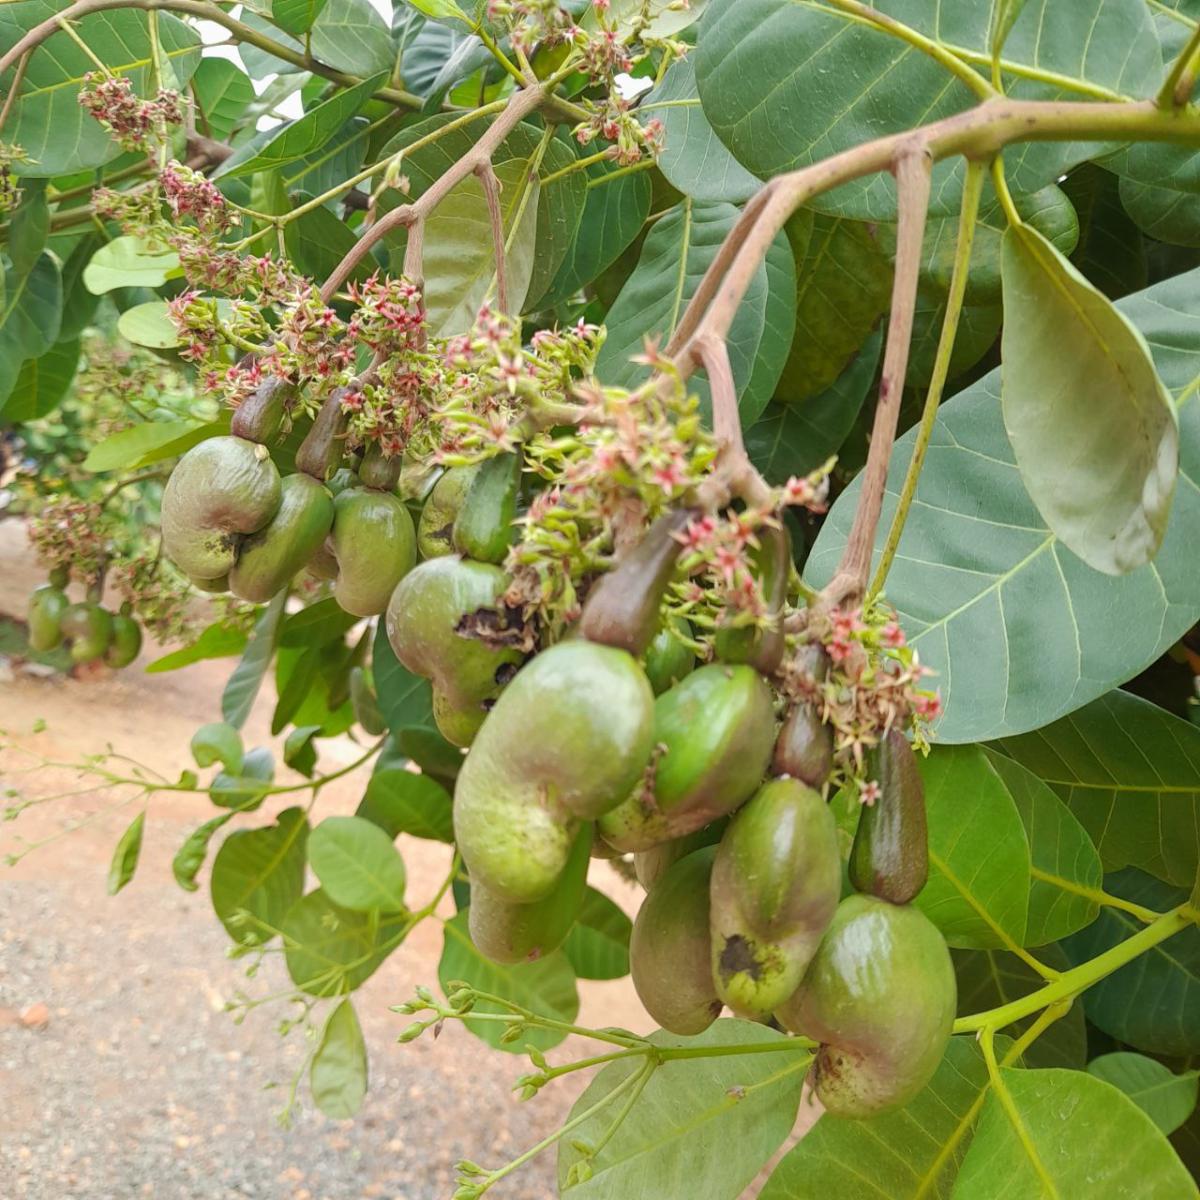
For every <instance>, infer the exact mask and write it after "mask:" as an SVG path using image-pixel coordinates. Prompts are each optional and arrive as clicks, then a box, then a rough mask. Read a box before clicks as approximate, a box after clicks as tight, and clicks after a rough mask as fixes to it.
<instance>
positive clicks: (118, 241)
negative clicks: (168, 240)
mask: <svg viewBox="0 0 1200 1200" xmlns="http://www.w3.org/2000/svg"><path fill="white" fill-rule="evenodd" d="M178 274H179V255H178V254H176V253H175V251H174V250H172V249H171V247H170V246H166V245H151V244H148V243H147V242H145V241H143V240H142V239H141V238H137V237H134V236H132V235H131V234H125V235H123V236H121V237H117V238H113V240H112V241H111V242H106V243H105V244H104V245H103V246H101V247H100V249H99V250H97V251H96V253H95V254H93V255H92V261H91V262H89V263H88V265H87V266H86V267H85V268H84V270H83V286H84V287H86V288H87V290H88V291H89V292H92V293H94V294H96V295H103V294H104V293H105V292H112V291H115V290H116V289H117V288H132V287H144V288H156V287H160V286H161V285H162V284H164V283H166V282H167V280H168V279H171V278H172V277H174V276H175V275H178Z"/></svg>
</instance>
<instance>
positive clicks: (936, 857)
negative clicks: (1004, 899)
mask: <svg viewBox="0 0 1200 1200" xmlns="http://www.w3.org/2000/svg"><path fill="white" fill-rule="evenodd" d="M929 861H930V862H931V863H932V864H933V865H934V866H935V867H937V869H938V870H939V871H940V872H941V873H942V874H943V875H944V876H945V877H946V878H947V879H948V880H949V881H950V883H951V884H952V885H953V886H954V887H955V888H956V889H957V890H958V893H959V895H961V896H962V898H963V899H964V900H965V901H966V902H967V903H968V904H969V905H970V906H971V908H972V909H974V910H975V912H976V913H978V914H979V916H981V917H982V918H983V920H984V923H985V924H986V925H987V926H988V928H989V929H991V930H992V932H993V933H995V935H996V936H997V937H998V938H999V939H1000V940H1001V941H1002V942H1003V943H1004V948H1005V949H1006V950H1008V951H1010V952H1011V953H1013V954H1015V955H1016V956H1017V957H1018V958H1020V959H1021V960H1022V961H1028V959H1029V955H1027V954H1026V953H1025V950H1024V948H1023V947H1021V946H1018V945H1017V943H1016V942H1014V941H1013V939H1012V938H1011V937H1010V936H1009V935H1008V933H1007V932H1006V931H1005V930H1003V929H1001V928H1000V926H999V925H997V924H996V921H995V920H994V918H993V917H992V915H991V913H989V912H988V911H987V909H986V908H983V907H982V906H981V905H980V904H979V902H978V901H977V900H976V899H975V897H974V896H973V895H972V894H971V893H970V892H969V891H968V890H967V887H966V884H964V883H963V882H962V880H961V879H959V878H958V876H957V875H956V874H955V873H954V872H953V871H952V870H951V869H950V866H949V864H948V863H947V862H946V860H945V859H944V858H942V856H941V855H940V854H938V853H937V852H936V851H934V850H933V849H930V851H929ZM1029 965H1030V966H1033V963H1032V962H1030V964H1029ZM1034 969H1035V970H1037V971H1038V974H1039V975H1040V974H1042V971H1041V970H1040V969H1039V968H1034Z"/></svg>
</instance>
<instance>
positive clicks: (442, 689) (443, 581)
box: [385, 555, 521, 745]
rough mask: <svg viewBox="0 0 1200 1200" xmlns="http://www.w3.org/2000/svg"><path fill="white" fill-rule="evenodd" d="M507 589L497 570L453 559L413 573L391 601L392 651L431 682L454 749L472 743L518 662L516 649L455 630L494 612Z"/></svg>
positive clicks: (429, 562)
mask: <svg viewBox="0 0 1200 1200" xmlns="http://www.w3.org/2000/svg"><path fill="white" fill-rule="evenodd" d="M507 587H508V576H506V575H505V574H504V572H503V571H501V570H500V568H499V567H494V566H492V565H491V564H490V563H477V562H470V561H468V560H466V559H462V558H459V557H458V556H457V555H450V556H443V557H441V558H431V559H428V560H427V561H425V562H423V563H421V564H420V565H419V566H417V567H415V568H414V569H413V570H411V571H410V572H409V573H408V574H407V575H405V577H404V578H403V579H402V580H401V581H400V583H399V585H398V586H397V587H396V589H395V591H394V592H393V593H392V598H391V600H390V601H389V603H388V608H387V617H386V618H385V620H386V624H387V634H388V640H389V641H390V642H391V644H392V649H393V650H394V651H395V654H396V657H397V658H398V659H399V660H400V661H401V662H402V663H403V664H404V665H405V666H406V667H407V668H408V669H409V670H410V671H414V672H416V674H418V675H423V676H424V677H425V678H426V679H429V680H431V681H432V682H433V686H434V692H435V697H434V698H435V701H437V699H438V694H440V696H441V700H440V702H439V709H440V711H441V712H442V714H443V716H444V717H445V719H446V725H445V727H442V721H441V720H439V722H438V724H439V727H440V728H442V732H443V734H444V735H445V736H446V737H447V738H449V739H450V740H451V741H454V742H455V744H456V745H468V744H470V741H471V738H473V737H474V734H475V731H476V730H477V729H478V727H479V725H480V724H481V723H482V721H483V718H484V717H485V716H486V715H487V709H488V706H489V704H490V702H491V701H492V700H494V699H495V698H496V697H497V696H498V695H499V694H500V692H501V689H502V688H503V687H504V685H505V684H506V683H507V682H508V680H509V679H510V678H511V677H512V674H513V671H514V670H515V668H516V666H517V664H519V663H520V661H521V655H520V653H519V652H518V651H517V650H514V649H509V648H505V649H499V650H497V649H493V648H492V647H490V646H487V645H485V644H484V643H483V642H481V641H479V640H478V639H476V638H468V637H463V636H462V635H460V634H459V633H458V626H459V623H460V622H461V621H462V620H463V619H464V618H466V617H468V616H470V615H471V614H472V613H475V612H478V611H479V610H480V609H486V608H493V607H494V606H495V605H496V604H498V603H499V601H500V598H501V596H503V595H504V592H505V589H506V588H507ZM435 715H436V713H435ZM464 738H465V740H462V739H464Z"/></svg>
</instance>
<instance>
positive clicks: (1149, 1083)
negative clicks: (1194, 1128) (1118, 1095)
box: [1087, 1051, 1200, 1133]
mask: <svg viewBox="0 0 1200 1200" xmlns="http://www.w3.org/2000/svg"><path fill="white" fill-rule="evenodd" d="M1087 1069H1088V1074H1089V1075H1094V1076H1095V1077H1096V1078H1097V1079H1102V1080H1104V1082H1105V1083H1111V1084H1112V1085H1113V1087H1115V1088H1119V1089H1120V1090H1121V1091H1122V1092H1124V1093H1125V1095H1127V1096H1128V1097H1129V1098H1130V1100H1132V1101H1133V1102H1134V1104H1136V1105H1137V1106H1138V1108H1140V1109H1141V1110H1142V1112H1144V1113H1145V1114H1146V1115H1147V1116H1148V1117H1149V1118H1150V1120H1152V1121H1153V1122H1154V1124H1155V1125H1156V1126H1157V1127H1158V1128H1159V1129H1160V1130H1161V1131H1162V1132H1163V1133H1173V1132H1174V1131H1175V1130H1176V1129H1178V1128H1179V1126H1180V1125H1182V1124H1183V1123H1184V1121H1186V1120H1187V1119H1188V1117H1190V1116H1191V1115H1192V1112H1193V1110H1194V1109H1195V1107H1196V1097H1197V1094H1198V1092H1200V1080H1198V1079H1197V1078H1196V1072H1195V1071H1186V1072H1184V1074H1182V1075H1175V1074H1173V1073H1172V1071H1171V1070H1170V1069H1169V1068H1168V1067H1164V1066H1163V1064H1162V1063H1160V1062H1155V1061H1154V1059H1152V1058H1147V1057H1146V1056H1145V1055H1144V1054H1131V1053H1129V1052H1127V1051H1118V1052H1116V1053H1115V1054H1102V1055H1101V1056H1100V1057H1099V1058H1093V1059H1092V1061H1091V1062H1090V1063H1088V1067H1087Z"/></svg>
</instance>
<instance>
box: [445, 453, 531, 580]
mask: <svg viewBox="0 0 1200 1200" xmlns="http://www.w3.org/2000/svg"><path fill="white" fill-rule="evenodd" d="M521 462H522V459H521V455H520V453H519V452H518V453H507V454H497V455H496V457H495V458H489V459H487V460H486V461H485V462H483V463H481V464H480V467H479V470H478V471H477V472H476V474H475V477H474V478H473V479H472V480H471V486H470V488H469V489H468V490H467V494H466V496H465V497H464V498H463V502H462V507H461V508H460V509H459V510H458V515H457V516H456V517H455V519H454V548H455V550H457V551H458V552H459V553H460V554H462V555H464V556H465V557H467V558H473V559H475V560H476V561H477V562H490V563H502V562H503V561H504V559H505V556H506V555H507V554H508V548H509V546H511V545H512V544H513V542H514V541H515V540H516V536H517V530H516V527H515V526H514V525H513V521H514V520H515V519H516V516H517V499H518V497H519V496H520V493H521Z"/></svg>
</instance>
